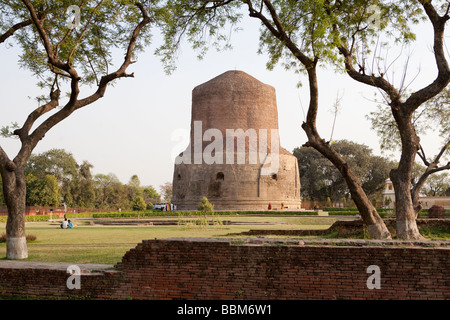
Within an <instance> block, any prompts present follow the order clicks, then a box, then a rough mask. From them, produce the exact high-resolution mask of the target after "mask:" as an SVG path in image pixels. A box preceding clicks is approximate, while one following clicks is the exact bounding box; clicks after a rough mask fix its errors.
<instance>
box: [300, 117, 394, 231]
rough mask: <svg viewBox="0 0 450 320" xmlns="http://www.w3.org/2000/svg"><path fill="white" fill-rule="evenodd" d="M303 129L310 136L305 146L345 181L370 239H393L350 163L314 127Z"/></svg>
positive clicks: (309, 126)
mask: <svg viewBox="0 0 450 320" xmlns="http://www.w3.org/2000/svg"><path fill="white" fill-rule="evenodd" d="M302 128H303V130H305V132H306V134H307V136H308V142H307V143H305V146H308V147H313V148H314V149H316V150H317V151H318V152H320V154H322V155H323V156H324V157H325V158H327V159H328V160H330V161H331V163H333V165H334V166H335V167H336V169H338V170H339V172H340V173H341V175H342V177H343V178H344V179H345V182H346V184H347V186H348V188H349V191H350V194H351V196H352V199H353V201H354V202H355V204H356V207H357V208H358V210H359V213H360V214H361V218H362V220H363V222H364V224H365V225H366V227H367V231H368V232H369V236H370V238H372V239H378V240H384V239H391V238H392V237H391V233H390V232H389V230H388V228H387V227H386V224H385V223H384V221H383V219H382V218H381V217H380V215H379V214H378V212H377V210H376V208H375V207H374V206H373V204H372V202H371V201H370V199H369V198H368V197H367V195H366V193H365V191H364V189H363V188H362V185H361V182H360V180H359V178H358V177H357V176H356V175H355V173H354V172H353V171H352V170H351V168H349V166H348V163H347V162H346V161H345V160H344V159H343V158H342V157H341V156H340V155H339V154H338V153H337V152H336V151H335V150H334V149H333V148H331V147H330V145H329V144H328V143H327V142H325V141H324V140H322V139H321V138H320V136H319V134H318V133H317V131H316V128H315V126H314V125H310V124H308V123H303V125H302Z"/></svg>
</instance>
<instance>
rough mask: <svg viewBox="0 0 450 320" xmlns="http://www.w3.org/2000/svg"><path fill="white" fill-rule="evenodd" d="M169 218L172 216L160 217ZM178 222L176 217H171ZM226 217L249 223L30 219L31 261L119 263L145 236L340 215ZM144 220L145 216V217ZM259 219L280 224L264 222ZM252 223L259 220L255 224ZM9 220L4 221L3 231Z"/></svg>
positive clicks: (324, 221) (304, 223)
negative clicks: (65, 225)
mask: <svg viewBox="0 0 450 320" xmlns="http://www.w3.org/2000/svg"><path fill="white" fill-rule="evenodd" d="M160 219H164V220H168V219H169V217H164V218H160ZM171 219H174V220H175V221H177V220H178V219H177V218H176V217H174V218H171ZM220 219H222V220H232V221H240V222H246V223H249V224H246V225H223V226H216V227H189V226H188V227H186V226H106V225H105V226H102V225H89V224H88V221H87V220H76V219H73V221H74V222H75V225H76V226H75V228H73V229H61V228H60V227H59V223H57V222H53V223H52V222H28V223H26V233H27V234H32V235H35V236H36V237H37V240H35V241H32V242H29V243H28V256H29V257H28V259H27V260H28V261H41V262H70V263H80V264H81V263H99V264H115V263H117V262H119V261H120V260H121V259H122V257H123V255H124V254H125V253H126V252H127V251H128V250H130V249H132V248H134V247H136V245H137V244H138V243H140V242H141V241H142V240H145V239H155V238H157V239H165V238H178V237H183V238H184V237H205V238H212V237H224V236H226V235H227V234H228V233H239V232H244V231H248V230H250V229H274V228H276V229H293V228H294V229H326V228H328V227H329V226H331V224H333V223H334V222H335V221H336V220H337V219H343V218H337V217H252V216H239V217H235V216H228V217H220ZM142 220H143V221H144V219H142ZM257 222H270V223H277V224H276V225H274V224H271V225H260V224H256V223H257ZM252 223H255V224H254V225H252ZM4 230H5V223H0V233H2V232H4ZM5 256H6V245H5V243H0V259H2V258H3V259H4V257H5Z"/></svg>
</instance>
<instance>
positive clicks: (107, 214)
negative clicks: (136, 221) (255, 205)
mask: <svg viewBox="0 0 450 320" xmlns="http://www.w3.org/2000/svg"><path fill="white" fill-rule="evenodd" d="M214 214H215V215H251V214H272V215H273V214H279V215H317V212H314V211H275V210H274V211H214ZM179 215H202V213H200V212H199V211H159V210H155V211H142V212H139V213H138V212H136V211H125V212H117V211H114V212H99V213H89V212H83V213H68V214H66V215H65V217H66V218H68V219H71V218H125V217H126V218H130V217H138V216H139V217H157V216H161V217H176V216H179Z"/></svg>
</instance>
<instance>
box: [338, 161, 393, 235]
mask: <svg viewBox="0 0 450 320" xmlns="http://www.w3.org/2000/svg"><path fill="white" fill-rule="evenodd" d="M343 168H344V169H343V170H342V168H339V167H338V169H339V171H341V174H342V176H343V177H344V179H345V181H346V183H347V186H348V188H349V190H350V194H351V196H352V199H353V201H354V202H355V205H356V207H357V208H358V210H359V213H360V214H361V218H362V220H363V222H364V224H365V225H366V227H367V231H368V232H369V236H370V238H372V239H379V240H383V239H391V233H390V232H389V230H388V228H387V227H386V224H385V223H384V221H383V219H382V218H381V217H380V215H379V214H378V212H377V209H376V208H375V207H374V205H373V203H372V201H370V199H369V198H368V197H367V195H366V193H365V192H364V190H363V188H362V186H361V183H360V182H359V179H358V178H357V177H356V176H355V175H354V173H353V172H352V171H351V170H350V169H348V168H347V166H346V165H344V166H343Z"/></svg>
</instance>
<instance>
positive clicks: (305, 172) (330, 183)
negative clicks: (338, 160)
mask: <svg viewBox="0 0 450 320" xmlns="http://www.w3.org/2000/svg"><path fill="white" fill-rule="evenodd" d="M333 148H334V149H335V150H336V151H337V152H339V154H341V155H342V156H343V157H344V159H345V160H346V161H347V162H348V164H349V165H350V166H351V167H352V168H353V170H354V171H355V173H356V174H357V175H358V177H359V179H360V181H361V182H362V188H363V189H364V191H365V192H366V193H367V194H368V195H374V194H376V193H377V192H378V191H380V190H381V189H382V188H383V186H384V183H385V180H386V179H387V178H388V176H389V171H390V170H391V168H392V167H393V166H394V164H393V163H391V162H390V161H389V160H388V159H386V158H383V157H380V156H376V155H374V154H373V152H372V150H371V149H370V148H369V147H367V146H365V145H363V144H358V143H355V142H351V141H347V140H340V141H335V142H334V143H333ZM293 154H294V156H296V157H297V159H298V165H299V173H300V180H301V186H302V191H301V192H302V197H304V198H306V199H311V200H315V201H326V200H327V198H330V199H331V200H332V201H342V199H344V198H345V199H346V200H348V198H349V197H350V193H349V190H348V186H347V184H346V183H345V180H344V178H343V177H342V175H341V174H340V172H339V171H338V170H337V169H336V168H335V167H334V166H333V164H332V163H331V162H330V161H329V160H328V159H326V158H325V157H324V156H322V155H321V154H320V153H319V152H317V151H316V150H314V149H312V148H307V147H301V148H296V149H294V152H293Z"/></svg>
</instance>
